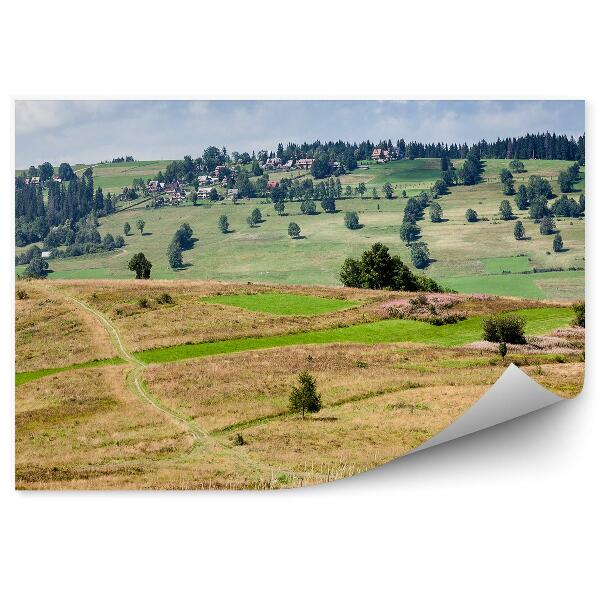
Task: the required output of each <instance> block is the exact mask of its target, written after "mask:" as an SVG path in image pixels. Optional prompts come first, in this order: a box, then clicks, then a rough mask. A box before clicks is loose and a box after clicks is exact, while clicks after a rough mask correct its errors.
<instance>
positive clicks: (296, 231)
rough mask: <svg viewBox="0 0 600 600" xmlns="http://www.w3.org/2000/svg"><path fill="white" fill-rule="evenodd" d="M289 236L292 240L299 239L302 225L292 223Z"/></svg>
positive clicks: (289, 226)
mask: <svg viewBox="0 0 600 600" xmlns="http://www.w3.org/2000/svg"><path fill="white" fill-rule="evenodd" d="M288 235H289V236H290V237H292V238H297V237H298V236H299V235H300V225H298V223H290V224H289V225H288Z"/></svg>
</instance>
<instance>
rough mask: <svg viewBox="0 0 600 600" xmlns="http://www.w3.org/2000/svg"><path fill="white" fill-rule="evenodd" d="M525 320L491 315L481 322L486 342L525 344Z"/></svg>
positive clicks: (510, 316)
mask: <svg viewBox="0 0 600 600" xmlns="http://www.w3.org/2000/svg"><path fill="white" fill-rule="evenodd" d="M525 322H526V321H525V319H524V318H523V317H519V316H517V315H510V314H507V315H492V316H491V317H487V318H485V319H483V321H482V323H481V324H482V327H483V339H484V340H485V341H486V342H497V343H500V342H505V343H507V344H525V343H526V340H525Z"/></svg>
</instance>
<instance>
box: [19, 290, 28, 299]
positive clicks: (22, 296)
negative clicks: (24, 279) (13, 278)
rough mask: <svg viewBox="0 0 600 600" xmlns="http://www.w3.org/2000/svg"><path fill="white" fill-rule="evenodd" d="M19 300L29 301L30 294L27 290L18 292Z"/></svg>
mask: <svg viewBox="0 0 600 600" xmlns="http://www.w3.org/2000/svg"><path fill="white" fill-rule="evenodd" d="M17 298H18V299H19V300H27V298H29V294H28V293H27V292H26V291H25V290H17Z"/></svg>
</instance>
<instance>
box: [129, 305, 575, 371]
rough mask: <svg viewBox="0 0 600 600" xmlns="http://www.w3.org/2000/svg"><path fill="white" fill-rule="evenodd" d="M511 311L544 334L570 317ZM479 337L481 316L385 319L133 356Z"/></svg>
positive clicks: (560, 312)
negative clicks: (436, 321) (434, 321)
mask: <svg viewBox="0 0 600 600" xmlns="http://www.w3.org/2000/svg"><path fill="white" fill-rule="evenodd" d="M514 312H515V314H518V315H521V316H523V317H525V318H526V320H527V333H528V334H537V333H547V332H548V331H552V330H553V329H557V328H559V327H566V326H568V325H569V323H570V322H571V321H572V320H573V311H572V310H571V309H569V308H558V307H557V308H531V309H525V310H520V311H514ZM479 339H481V317H472V318H470V319H466V320H464V321H460V322H459V323H454V324H451V325H442V326H435V325H430V324H429V323H424V322H421V321H405V320H399V319H389V320H382V321H376V322H373V323H365V324H361V325H350V326H348V327H337V328H335V329H324V330H320V331H311V332H306V333H294V334H287V335H279V336H262V337H254V338H251V337H249V338H241V339H234V340H226V341H219V342H204V343H201V344H183V345H178V346H170V347H167V348H156V349H153V350H146V351H144V352H138V353H137V354H136V356H137V357H138V358H139V359H141V360H143V361H144V362H146V363H161V362H171V361H176V360H185V359H188V358H196V357H198V356H211V355H213V354H227V353H230V352H243V351H246V350H256V349H259V348H273V347H281V346H297V345H306V344H331V343H358V344H377V343H383V342H386V343H396V342H411V343H419V344H435V345H437V346H459V345H463V344H467V343H469V342H474V341H476V340H479Z"/></svg>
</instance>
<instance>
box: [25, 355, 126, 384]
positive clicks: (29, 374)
mask: <svg viewBox="0 0 600 600" xmlns="http://www.w3.org/2000/svg"><path fill="white" fill-rule="evenodd" d="M124 362H125V361H124V360H123V359H122V358H121V357H120V356H115V357H113V358H104V359H98V360H89V361H87V362H84V363H78V364H75V365H69V366H67V367H54V368H52V369H38V370H37V371H22V372H20V373H15V385H22V384H23V383H29V382H30V381H34V380H36V379H40V378H41V377H47V376H48V375H54V374H55V373H61V372H62V371H71V370H73V369H92V368H94V367H103V366H105V365H120V364H123V363H124Z"/></svg>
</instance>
